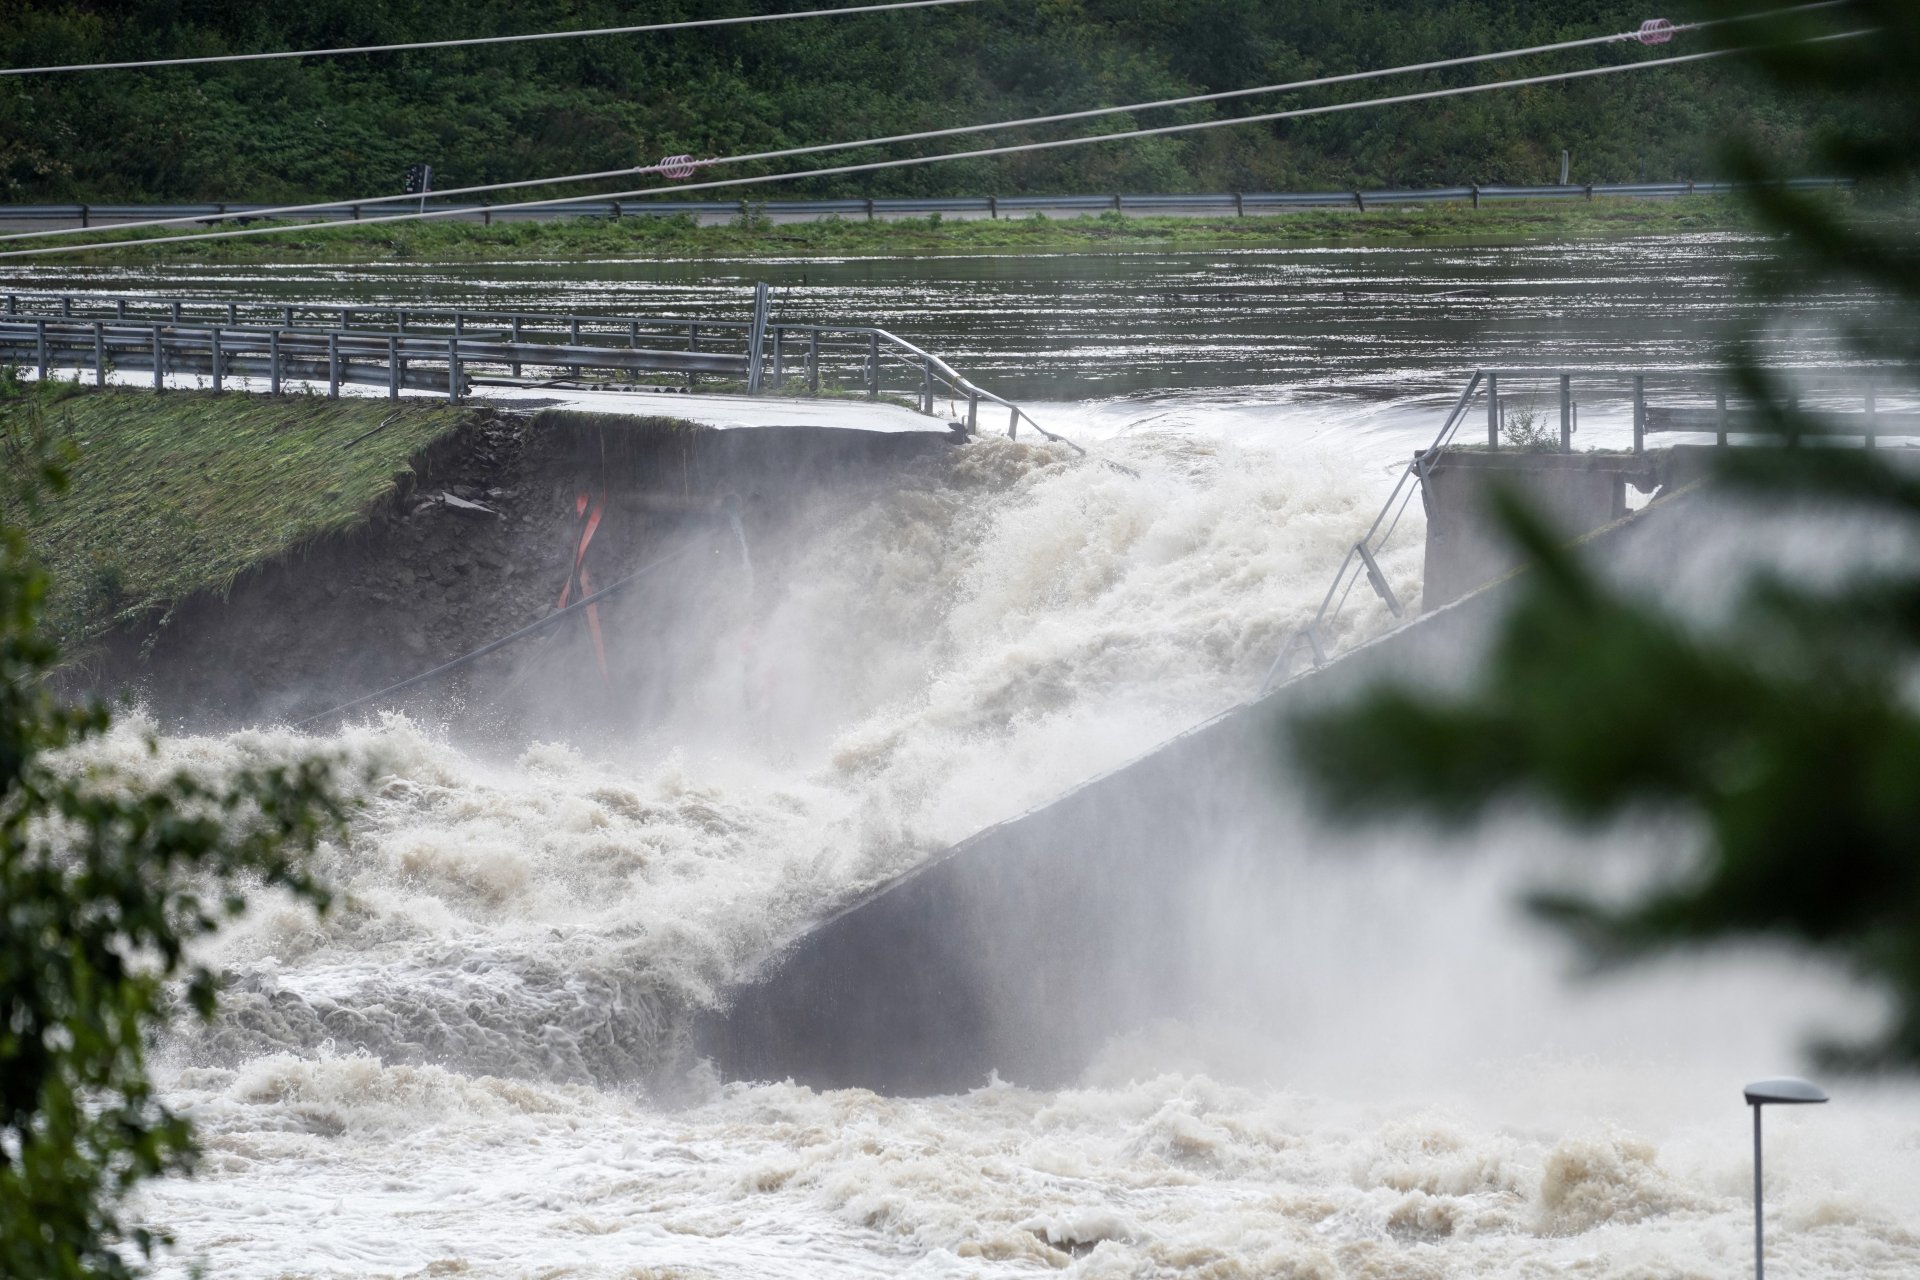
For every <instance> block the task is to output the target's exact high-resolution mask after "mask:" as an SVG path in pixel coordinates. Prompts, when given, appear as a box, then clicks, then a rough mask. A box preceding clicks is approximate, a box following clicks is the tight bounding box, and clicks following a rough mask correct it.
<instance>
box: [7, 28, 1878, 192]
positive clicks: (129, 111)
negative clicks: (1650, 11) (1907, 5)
mask: <svg viewBox="0 0 1920 1280" xmlns="http://www.w3.org/2000/svg"><path fill="white" fill-rule="evenodd" d="M781 7H786V8H795V9H797V8H803V7H816V6H815V0H805V2H804V3H803V2H802V0H656V2H653V3H645V4H636V3H630V2H624V0H391V2H382V0H307V2H306V3H301V4H284V5H283V4H246V5H237V4H232V3H230V2H229V0H9V2H8V3H7V4H5V5H0V64H5V65H8V66H37V65H48V64H63V63H73V62H94V61H109V60H125V59H137V58H153V57H166V56H191V55H197V54H218V53H229V52H242V51H259V50H270V49H297V48H315V47H326V46H338V45H359V44H380V43H395V42H402V41H407V40H418V39H432V38H442V37H447V36H453V35H495V34H506V33H517V32H526V31H535V30H551V29H562V28H586V27H598V26H613V25H624V24H632V23H637V22H652V21H671V20H673V19H676V18H688V17H711V16H721V15H726V14H735V13H748V12H768V11H770V10H774V9H777V8H781ZM1643 16H1645V15H1644V14H1642V13H1641V12H1640V10H1639V9H1637V8H1632V7H1628V6H1622V5H1619V4H1617V3H1601V2H1600V0H1540V2H1539V3H1530V4H1524V5H1521V4H1512V3H1503V2H1500V0H1288V2H1287V3H1284V4H1281V3H1273V2H1271V0H987V3H983V4H978V5H969V6H963V7H955V8H947V9H935V10H923V11H913V12H907V13H900V14H888V15H875V16H869V17H857V18H831V19H813V20H802V21H796V22H789V23H773V24H768V25H763V26H746V27H732V28H719V29H711V30H704V31H694V32H685V33H674V34H667V35H645V36H623V37H610V38H599V39H588V40H578V41H555V42H543V43H535V44H521V45H507V46H493V47H485V48H477V49H465V50H440V51H427V52H415V53H401V54H382V55H373V56H354V57H345V58H323V59H312V60H305V61H300V62H291V61H284V62H264V63H249V64H239V65H230V66H213V67H193V68H178V69H167V70H151V71H116V72H98V73H88V74H80V75H63V76H46V77H23V78H6V79H0V200H5V201H15V202H18V201H33V200H62V201H65V200H95V201H108V200H141V199H177V200H225V199H231V200H254V199H261V200H279V199H297V198H306V197H323V196H333V197H337V196H344V195H354V194H372V193H376V192H383V191H393V190H398V189H399V187H400V184H401V178H402V174H403V173H404V171H405V169H406V167H407V166H408V165H409V164H411V163H414V162H416V161H425V162H427V163H431V164H432V165H434V168H435V175H436V182H437V185H439V186H442V187H446V186H452V185H456V184H470V183H484V182H492V181H504V180H508V179H517V178H528V177H539V176H542V175H547V174H565V173H578V172H586V171H591V170H600V169H608V168H615V167H620V166H625V165H633V164H637V163H642V162H645V161H649V160H653V159H657V158H659V157H661V156H664V155H668V154H674V153H679V152H693V153H700V154H727V153H737V152H741V151H757V150H766V149H776V148H780V147H785V146H791V145H798V144H805V143H815V142H820V141H838V140H851V139H858V138H865V137H875V136H880V135H884V134H890V133H897V132H904V131H910V130H918V129H926V128H936V127H940V126H944V125H951V124H956V123H963V122H964V123H973V122H982V121H992V120H1002V119H1011V118H1016V117H1020V116H1027V115H1036V114H1046V113H1050V112H1056V111H1064V110H1073V109H1078V108H1083V107H1087V106H1093V105H1105V104H1111V103H1126V102H1138V101H1146V100H1152V99H1157V98H1163V97H1172V96H1180V95H1185V94H1191V93H1196V92H1208V91H1217V90H1226V89H1234V88H1242V87H1247V86H1252V85H1260V84H1272V83H1279V82H1284V81H1290V80H1295V79H1300V78H1303V77H1308V76H1315V75H1322V74H1330V73H1338V72H1345V71H1352V70H1360V69H1367V68H1375V67H1384V66H1390V65H1396V64H1404V63H1411V62H1421V61H1427V60H1431V59H1434V58H1439V57H1447V56H1454V55H1459V54H1467V53H1475V52H1483V51H1488V50H1495V49H1503V48H1514V47H1520V46H1525V45H1533V44H1539V43H1545V42H1550V41H1554V40H1561V39H1566V38H1571V37H1576V36H1584V35H1591V34H1595V33H1601V32H1608V31H1617V30H1623V29H1626V28H1629V27H1632V26H1635V25H1637V24H1638V22H1639V21H1640V19H1641V18H1642V17H1643ZM1669 16H1670V17H1675V18H1679V17H1682V16H1684V15H1682V14H1680V13H1673V14H1670V15H1669ZM1690 39H1692V40H1695V41H1698V40H1699V39H1700V37H1690ZM1658 52H1661V51H1649V50H1646V49H1642V48H1641V47H1640V46H1638V45H1626V46H1608V47H1603V48H1600V49H1597V50H1582V51H1577V52H1573V53H1567V54H1561V55H1556V56H1552V57H1543V58H1536V59H1530V60H1526V61H1522V62H1516V63H1511V64H1502V66H1501V67H1499V68H1482V69H1478V70H1474V69H1469V70H1467V71H1461V72H1453V73H1433V74H1427V75H1420V76H1411V77H1405V78H1396V79H1393V80H1388V81H1382V82H1378V83H1377V84H1375V85H1360V86H1349V87H1347V88H1344V89H1341V90H1337V91H1333V90H1330V91H1322V92H1319V93H1316V94H1311V95H1307V96H1306V97H1303V98H1299V99H1295V100H1294V101H1296V102H1298V103H1300V104H1303V105H1304V104H1305V103H1307V102H1311V101H1332V100H1336V99H1338V98H1340V97H1347V98H1358V97H1368V96H1376V95H1379V94H1385V93H1396V92H1402V91H1405V90H1410V89H1417V88H1424V87H1435V86H1438V85H1441V84H1451V83H1465V82H1468V81H1470V80H1473V79H1486V78H1493V77H1495V76H1503V75H1521V74H1526V73H1530V72H1540V71H1549V70H1560V69H1571V68H1573V67H1577V66H1581V65H1590V64H1592V63H1595V62H1617V61H1622V60H1629V59H1638V58H1646V57H1652V56H1656V55H1657V53H1658ZM1274 101H1275V100H1273V99H1250V100H1246V101H1244V102H1233V103H1227V104H1219V105H1215V106H1210V107H1209V106H1202V107H1195V108H1187V109H1182V110H1179V111H1171V112H1169V111H1162V112H1155V113H1152V114H1151V115H1150V116H1143V117H1141V118H1140V119H1138V120H1129V118H1127V117H1118V118H1115V119H1114V120H1113V121H1111V122H1110V123H1108V124H1107V125H1105V126H1087V128H1089V129H1091V128H1098V127H1106V128H1111V129H1119V128H1124V127H1126V126H1127V125H1128V124H1129V123H1138V124H1160V123H1170V122H1172V121H1174V120H1195V119H1206V118H1209V117H1213V116H1219V115H1229V114H1242V113H1249V112H1253V111H1258V110H1270V109H1273V106H1274ZM1842 109H1843V108H1842V107H1839V106H1835V105H1833V104H1830V103H1827V102H1824V101H1816V100H1810V99H1806V98H1799V99H1795V98H1792V97H1789V96H1788V95H1784V94H1781V93H1779V92H1777V91H1776V90H1774V89H1772V88H1770V87H1768V86H1766V85H1764V84H1763V83H1762V82H1760V81H1758V80H1757V79H1755V78H1754V77H1753V76H1752V75H1751V73H1750V72H1749V71H1746V70H1743V69H1740V68H1738V67H1734V66H1728V65H1709V66H1696V67H1691V68H1688V69H1685V70H1678V69H1676V70H1672V71H1658V72H1648V73H1645V74H1643V75H1642V74H1637V75H1631V76H1625V77H1620V78H1614V79H1606V80H1602V81H1596V82H1588V83H1576V84H1571V85H1554V86H1542V87H1539V88H1532V89H1526V90H1519V91H1515V92H1513V93H1512V94H1498V95H1489V96H1484V97H1475V98H1466V99H1458V100H1452V101H1448V102H1444V103H1439V104H1414V105H1407V106H1402V107H1394V108H1386V109H1378V110H1369V111H1364V112H1355V113H1351V114H1346V115H1337V116H1331V117H1325V118H1320V119H1310V120H1304V121H1297V122H1282V123H1280V124H1277V125H1251V126H1247V127H1245V128H1240V129H1225V130H1218V131H1211V132H1207V133H1203V134H1199V135H1195V136H1192V137H1190V138H1179V139H1165V140H1152V141H1146V142H1139V143H1128V144H1120V145H1115V146H1112V147H1093V148H1086V149H1080V150H1073V151H1067V152H1054V153H1041V154H1038V155H1030V156H1022V157H1013V158H1008V159H1005V160H1001V161H979V162H961V163H956V164H952V165H941V166H934V167H929V168H921V169H910V170H903V171H896V172H886V173H880V174H875V175H868V176H859V177H851V178H846V179H840V180H821V181H820V182H817V183H815V184H814V185H813V186H812V187H810V188H804V187H794V188H783V190H788V189H790V190H793V191H794V192H796V193H801V192H808V193H811V194H817V195H829V194H835V195H838V194H873V195H908V194H912V195H934V194H955V193H981V192H986V191H996V192H1001V193H1009V194H1012V193H1022V192H1029V193H1037V192H1064V191H1072V190H1094V191H1107V190H1115V189H1127V190H1133V191H1181V190H1189V191H1190V190H1209V191H1219V190H1287V189H1302V188H1316V187H1319V188H1325V187H1334V188H1341V189H1344V188H1348V187H1352V186H1356V185H1364V186H1374V185H1426V184H1443V183H1455V182H1467V181H1478V182H1544V181H1552V180H1555V179H1556V178H1557V177H1558V173H1559V155H1560V151H1561V149H1562V148H1567V149H1570V150H1571V151H1572V152H1573V153H1574V156H1575V173H1576V175H1577V176H1578V177H1579V178H1580V179H1581V180H1584V181H1596V182H1598V181H1620V180H1631V179H1635V178H1639V177H1647V178H1653V179H1670V178H1684V177H1694V176H1699V177H1706V176H1711V175H1712V170H1713V164H1714V161H1713V157H1714V151H1713V147H1712V142H1711V139H1712V138H1713V137H1714V136H1715V135H1717V134H1720V133H1724V132H1726V131H1727V129H1728V128H1729V127H1730V126H1733V125H1735V124H1737V125H1739V126H1740V127H1742V128H1745V129H1747V130H1749V131H1751V132H1753V133H1755V134H1756V135H1757V136H1759V137H1761V138H1762V139H1764V141H1765V142H1766V145H1767V146H1768V148H1769V149H1770V151H1771V153H1772V154H1774V155H1776V156H1779V157H1783V158H1785V159H1787V160H1788V161H1789V162H1792V161H1793V160H1794V158H1796V157H1807V160H1806V162H1807V163H1811V160H1810V147H1811V144H1812V141H1813V138H1814V135H1815V132H1816V130H1817V128H1818V127H1819V126H1820V125H1821V124H1823V123H1825V122H1827V121H1828V119H1829V117H1830V116H1831V115H1832V114H1833V113H1834V112H1836V111H1839V110H1842ZM1032 136H1035V135H1034V133H1033V132H1032V131H1026V132H1023V133H1020V134H1017V135H1016V134H1008V135H1006V136H1005V137H1004V138H1003V139H1001V140H1004V141H1014V140H1020V139H1024V138H1027V137H1032ZM878 155H879V153H872V154H860V155H855V156H853V157H851V158H853V159H871V158H878Z"/></svg>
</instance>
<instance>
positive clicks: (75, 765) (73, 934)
mask: <svg viewBox="0 0 1920 1280" xmlns="http://www.w3.org/2000/svg"><path fill="white" fill-rule="evenodd" d="M6 443H7V446H8V449H9V451H10V453H12V455H13V456H12V458H11V462H12V464H13V468H14V470H15V471H16V473H25V477H26V478H27V479H28V480H30V481H31V482H32V483H34V484H37V485H39V486H44V487H45V489H47V490H50V491H52V492H54V493H57V492H59V491H60V490H61V489H62V488H64V486H65V475H64V473H63V471H62V469H61V468H60V467H59V466H57V465H53V464H50V463H47V462H45V461H43V460H41V458H40V455H39V453H38V451H37V450H36V449H35V448H34V446H33V443H32V442H31V441H25V442H23V441H21V440H19V439H17V438H11V439H9V440H8V441H7V442H6ZM27 500H28V499H27V498H26V497H23V498H22V499H21V500H20V501H21V502H25V501H27ZM20 514H21V507H20V506H19V505H18V504H16V509H15V510H14V511H13V512H11V513H9V515H10V516H11V517H12V518H9V519H6V520H4V521H0V1275H6V1276H20V1277H28V1276H31V1277H35V1280H66V1278H68V1277H83V1276H85V1277H100V1276H106V1277H121V1276H127V1275H130V1274H131V1273H132V1270H133V1267H134V1265H135V1263H137V1260H138V1257H139V1255H141V1254H144V1253H146V1252H150V1251H151V1248H152V1246H153V1244H154V1243H155V1241H156V1236H155V1235H154V1233H152V1232H150V1231H149V1230H147V1229H145V1228H138V1229H134V1230H130V1231H129V1230H126V1229H124V1228H123V1224H122V1222H121V1218H120V1211H119V1204H120V1201H121V1199H122V1197H123V1196H124V1195H125V1193H126V1192H127V1191H128V1190H130V1189H131V1188H132V1187H133V1186H134V1185H135V1184H136V1183H138V1182H139V1181H141V1180H142V1179H145V1178H149V1177H153V1176H155V1175H157V1174H160V1173H162V1172H165V1171H169V1170H177V1169H183V1168H186V1167H189V1166H190V1165H191V1162H192V1159H193V1154H194V1149H193V1141H192V1132H191V1129H190V1127H189V1125H188V1124H187V1122H186V1121H185V1120H184V1119H183V1118H182V1117H180V1116H179V1115H177V1114H175V1113H173V1112H172V1111H170V1110H169V1109H168V1108H167V1107H166V1106H165V1105H164V1104H163V1103H162V1102H161V1101H160V1100H159V1098H158V1097H157V1096H156V1095H155V1092H154V1088H153V1084H152V1082H151V1080H150V1079H149V1077H148V1073H147V1057H146V1042H147V1039H148V1037H149V1036H151V1035H152V1034H153V1033H154V1032H155V1031H157V1030H158V1029H159V1028H160V1027H161V1026H162V1025H164V1023H165V1022H166V1021H167V1020H168V1019H170V1018H171V1017H173V1016H176V1014H178V1013H181V1012H184V1011H185V1010H183V1009H182V1008H181V1007H180V1006H181V1005H182V1004H184V1005H185V1006H186V1007H187V1009H190V1010H191V1011H192V1013H194V1014H197V1015H198V1016H200V1017H203V1018H207V1017H211V1016H212V1014H213V1010H214V1004H215V997H216V982H215V978H214V975H213V974H211V973H210V972H208V971H207V970H206V969H205V968H204V967H203V966H201V965H199V964H198V963H196V962H195V961H194V960H193V959H192V958H191V956H190V955H189V954H188V948H189V946H190V944H191V943H192V942H193V941H194V939H196V938H198V937H200V936H202V935H204V934H206V933H208V932H210V931H212V930H213V929H214V928H216V927H217V926H218V924H219V923H220V921H221V920H222V919H224V918H226V917H229V916H232V915H235V914H237V913H238V912H240V911H241V910H242V908H243V907H244V903H245V900H244V894H245V893H246V892H248V891H250V890H252V889H255V888H257V887H260V886H266V885H276V886H282V887H284V888H286V889H288V890H291V891H292V892H293V893H295V894H296V895H298V896H300V897H303V898H305V899H308V900H309V901H312V902H314V903H316V904H318V905H320V906H323V907H324V905H325V903H326V893H325V891H324V890H323V889H322V888H321V886H320V885H319V884H317V883H316V882H315V880H314V879H313V877H312V876H311V874H310V873H309V872H308V871H307V869H306V854H307V853H308V852H309V851H311V849H312V848H313V847H314V845H315V843H316V841H317V840H318V839H319V838H320V837H321V836H322V835H323V834H324V833H326V832H327V831H329V830H331V829H332V828H333V827H334V826H335V825H336V824H337V823H338V822H339V821H340V820H341V817H342V809H341V805H340V802H339V801H338V800H337V799H336V798H335V796H334V794H333V790H332V785H331V781H330V769H329V766H328V765H327V764H326V762H324V761H320V760H309V761H306V762H303V763H300V764H298V765H295V766H292V767H276V768H268V769H262V770H257V771H250V772H244V773H241V774H239V775H238V776H235V777H233V778H231V779H229V780H227V781H226V782H224V783H223V784H221V785H218V786H213V785H209V784H207V783H204V782H201V781H197V780H195V779H194V778H193V777H191V776H188V775H187V774H185V773H181V774H178V775H176V776H173V777H171V778H169V779H167V780H165V781H163V782H160V783H159V784H157V785H151V784H146V783H143V782H141V781H140V780H138V779H134V778H130V777H127V776H124V775H122V774H120V773H117V772H116V771H114V770H112V769H111V768H109V767H107V766H105V765H99V764H95V765H92V766H88V765H86V764H84V763H83V762H82V757H81V756H80V755H79V754H77V753H81V752H83V751H84V748H85V745H86V744H87V743H88V742H89V740H92V739H97V738H99V737H100V736H101V735H102V734H104V733H105V732H106V731H107V729H108V727H109V721H110V716H109V713H108V712H107V710H106V709H105V708H103V707H100V706H98V705H91V706H74V705H68V704H65V703H61V702H59V701H56V700H55V699H54V698H53V697H52V695H51V694H50V693H49V692H48V691H47V688H46V678H47V676H48V673H49V672H50V671H51V670H52V669H53V666H54V664H55V662H56V661H57V658H58V653H57V651H56V649H55V647H54V645H53V644H52V642H51V641H50V640H49V639H48V637H47V635H46V633H45V631H44V630H43V629H42V627H41V623H40V610H41V605H42V602H43V600H44V598H45V595H46V589H47V581H46V577H45V575H44V573H43V572H42V571H41V570H40V569H39V568H38V567H37V565H36V564H35V562H34V560H33V558H32V555H31V553H30V552H29V550H28V547H27V543H26V538H25V535H24V533H23V532H22V529H21V527H20V524H19V516H20Z"/></svg>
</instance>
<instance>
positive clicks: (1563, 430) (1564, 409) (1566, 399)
mask: <svg viewBox="0 0 1920 1280" xmlns="http://www.w3.org/2000/svg"><path fill="white" fill-rule="evenodd" d="M1560 452H1562V453H1572V452H1573V375H1572V374H1568V373H1563V374H1561V375H1560Z"/></svg>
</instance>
